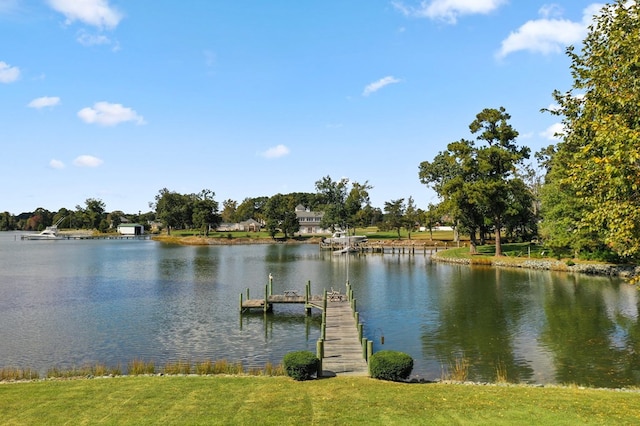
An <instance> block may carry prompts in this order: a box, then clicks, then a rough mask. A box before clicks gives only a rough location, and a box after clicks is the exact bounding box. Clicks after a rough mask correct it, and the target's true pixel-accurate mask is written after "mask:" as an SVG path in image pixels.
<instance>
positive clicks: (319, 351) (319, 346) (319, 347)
mask: <svg viewBox="0 0 640 426" xmlns="http://www.w3.org/2000/svg"><path fill="white" fill-rule="evenodd" d="M316 357H317V358H318V360H319V361H320V362H319V363H318V372H317V373H316V377H318V378H320V377H322V358H324V340H322V339H318V341H317V342H316Z"/></svg>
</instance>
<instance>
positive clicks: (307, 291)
mask: <svg viewBox="0 0 640 426" xmlns="http://www.w3.org/2000/svg"><path fill="white" fill-rule="evenodd" d="M310 297H311V280H309V281H307V285H306V287H305V292H304V314H305V315H306V316H308V317H310V316H311V306H309V298H310Z"/></svg>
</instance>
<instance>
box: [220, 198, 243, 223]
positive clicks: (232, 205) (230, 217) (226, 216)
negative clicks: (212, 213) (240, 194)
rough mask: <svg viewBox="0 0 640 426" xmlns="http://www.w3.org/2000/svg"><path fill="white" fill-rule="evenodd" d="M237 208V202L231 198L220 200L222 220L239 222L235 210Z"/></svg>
mask: <svg viewBox="0 0 640 426" xmlns="http://www.w3.org/2000/svg"><path fill="white" fill-rule="evenodd" d="M237 210H238V202H237V201H235V200H232V199H228V200H224V201H223V202H222V212H221V213H220V216H222V221H223V222H226V223H234V222H239V221H238V220H237V217H236V211H237Z"/></svg>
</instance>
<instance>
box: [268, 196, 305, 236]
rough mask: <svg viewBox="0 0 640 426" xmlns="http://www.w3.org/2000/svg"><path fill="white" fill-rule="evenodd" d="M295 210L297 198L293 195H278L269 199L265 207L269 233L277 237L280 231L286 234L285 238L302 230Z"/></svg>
mask: <svg viewBox="0 0 640 426" xmlns="http://www.w3.org/2000/svg"><path fill="white" fill-rule="evenodd" d="M295 208H296V198H295V197H293V196H292V195H291V194H289V195H283V194H276V195H274V196H273V197H271V198H269V200H268V201H267V203H266V204H265V207H264V217H265V219H266V228H267V231H268V232H269V234H270V235H271V236H272V237H275V235H276V234H277V232H278V230H280V231H281V232H283V233H284V236H285V238H288V237H290V236H293V234H294V233H296V232H298V231H299V230H300V223H299V222H298V217H297V216H296V213H295Z"/></svg>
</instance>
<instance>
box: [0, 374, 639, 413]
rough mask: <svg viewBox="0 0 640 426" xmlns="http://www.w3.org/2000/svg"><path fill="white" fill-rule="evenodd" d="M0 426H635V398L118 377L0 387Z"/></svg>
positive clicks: (539, 390)
mask: <svg viewBox="0 0 640 426" xmlns="http://www.w3.org/2000/svg"><path fill="white" fill-rule="evenodd" d="M0 400H2V402H3V403H2V404H0V418H2V419H3V423H4V424H15V425H18V424H43V423H45V424H68V423H70V422H72V423H74V424H87V423H90V424H159V423H161V424H167V423H169V424H248V423H256V424H278V425H282V424H285V425H286V424H296V425H300V424H305V425H306V424H385V425H388V424H411V425H414V424H452V423H454V424H489V423H491V424H532V423H535V424H576V423H581V424H612V423H614V424H638V423H640V402H639V401H638V395H637V392H635V391H634V392H620V391H615V390H602V389H589V388H580V387H550V386H545V387H535V386H522V385H499V384H498V385H484V386H481V385H468V384H449V383H432V384H425V385H414V384H406V383H396V382H384V381H379V380H375V379H370V378H361V377H348V376H344V377H335V378H330V379H322V380H311V381H306V382H296V381H294V380H292V379H290V378H286V377H244V376H195V377H191V376H179V375H178V376H162V377H159V376H123V377H118V378H115V379H112V380H95V379H94V380H45V381H38V382H24V383H20V384H16V385H4V386H1V385H0Z"/></svg>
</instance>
